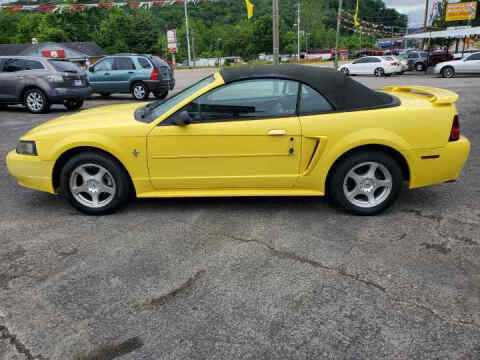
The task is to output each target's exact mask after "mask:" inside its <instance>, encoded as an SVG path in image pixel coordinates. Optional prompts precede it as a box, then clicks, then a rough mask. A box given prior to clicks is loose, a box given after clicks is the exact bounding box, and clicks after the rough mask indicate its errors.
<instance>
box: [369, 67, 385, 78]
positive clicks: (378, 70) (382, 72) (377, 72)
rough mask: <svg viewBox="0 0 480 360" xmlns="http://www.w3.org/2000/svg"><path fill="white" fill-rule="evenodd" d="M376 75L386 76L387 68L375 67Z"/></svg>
mask: <svg viewBox="0 0 480 360" xmlns="http://www.w3.org/2000/svg"><path fill="white" fill-rule="evenodd" d="M370 71H371V70H370ZM375 76H377V77H382V76H385V70H383V68H377V69H375Z"/></svg>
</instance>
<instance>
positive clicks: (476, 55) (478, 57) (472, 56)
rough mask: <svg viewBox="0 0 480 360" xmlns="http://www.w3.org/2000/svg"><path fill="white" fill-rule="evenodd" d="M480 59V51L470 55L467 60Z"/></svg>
mask: <svg viewBox="0 0 480 360" xmlns="http://www.w3.org/2000/svg"><path fill="white" fill-rule="evenodd" d="M472 60H480V53H478V54H473V55H470V56H469V57H468V58H467V60H465V61H472Z"/></svg>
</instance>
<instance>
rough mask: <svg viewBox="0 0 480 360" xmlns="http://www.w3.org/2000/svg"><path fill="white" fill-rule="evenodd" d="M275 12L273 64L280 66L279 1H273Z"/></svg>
mask: <svg viewBox="0 0 480 360" xmlns="http://www.w3.org/2000/svg"><path fill="white" fill-rule="evenodd" d="M272 11H273V63H274V64H275V65H278V56H279V52H280V49H279V48H280V46H279V34H278V0H272Z"/></svg>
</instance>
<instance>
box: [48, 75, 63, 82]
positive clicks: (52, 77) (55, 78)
mask: <svg viewBox="0 0 480 360" xmlns="http://www.w3.org/2000/svg"><path fill="white" fill-rule="evenodd" d="M47 79H48V81H50V82H63V76H60V75H48V76H47Z"/></svg>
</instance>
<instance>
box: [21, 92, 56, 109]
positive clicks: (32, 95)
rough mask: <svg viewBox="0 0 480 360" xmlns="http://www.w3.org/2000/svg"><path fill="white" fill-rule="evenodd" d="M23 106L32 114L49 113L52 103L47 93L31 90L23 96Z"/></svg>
mask: <svg viewBox="0 0 480 360" xmlns="http://www.w3.org/2000/svg"><path fill="white" fill-rule="evenodd" d="M23 104H24V105H25V107H26V108H27V109H28V111H30V112H31V113H32V114H43V113H47V112H48V110H49V109H50V102H49V101H48V98H47V96H46V95H45V93H44V92H43V91H42V90H40V89H30V90H28V91H27V92H25V94H24V96H23Z"/></svg>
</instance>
